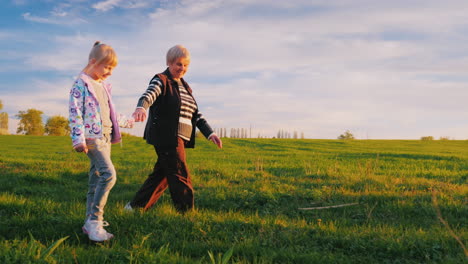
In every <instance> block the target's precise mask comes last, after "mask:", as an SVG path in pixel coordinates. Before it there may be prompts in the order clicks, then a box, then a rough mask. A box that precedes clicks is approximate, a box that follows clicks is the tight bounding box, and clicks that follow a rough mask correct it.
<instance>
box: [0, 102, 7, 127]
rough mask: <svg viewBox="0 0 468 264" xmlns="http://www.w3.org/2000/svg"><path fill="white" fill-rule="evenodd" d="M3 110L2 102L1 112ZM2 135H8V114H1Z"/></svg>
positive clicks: (1, 104) (0, 105)
mask: <svg viewBox="0 0 468 264" xmlns="http://www.w3.org/2000/svg"><path fill="white" fill-rule="evenodd" d="M2 109H3V103H2V100H0V110H2ZM0 135H8V113H6V112H2V113H0Z"/></svg>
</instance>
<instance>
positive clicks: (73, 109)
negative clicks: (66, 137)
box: [68, 80, 86, 146]
mask: <svg viewBox="0 0 468 264" xmlns="http://www.w3.org/2000/svg"><path fill="white" fill-rule="evenodd" d="M85 90H86V87H85V86H84V84H83V83H82V82H80V81H79V80H77V81H75V83H74V84H73V87H72V88H71V90H70V102H69V117H68V124H69V126H70V135H71V138H72V143H73V146H76V145H78V144H81V143H85V127H84V121H83V118H84V97H85Z"/></svg>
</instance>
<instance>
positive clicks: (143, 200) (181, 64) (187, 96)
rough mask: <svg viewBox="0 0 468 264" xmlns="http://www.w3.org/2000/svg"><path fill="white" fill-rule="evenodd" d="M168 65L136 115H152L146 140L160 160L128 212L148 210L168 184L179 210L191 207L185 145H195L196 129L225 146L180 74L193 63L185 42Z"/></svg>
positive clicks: (140, 102) (172, 51)
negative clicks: (200, 110) (201, 111)
mask: <svg viewBox="0 0 468 264" xmlns="http://www.w3.org/2000/svg"><path fill="white" fill-rule="evenodd" d="M166 63H167V66H168V68H167V69H166V70H165V71H164V72H162V73H159V74H156V75H155V76H154V77H153V78H152V79H151V81H150V83H149V86H148V89H146V91H145V92H144V93H143V95H142V96H141V97H140V99H139V100H138V105H137V108H136V110H135V112H134V113H133V117H134V118H135V121H136V122H140V121H144V120H145V119H146V117H147V115H148V121H147V123H146V128H145V133H144V138H145V139H146V142H147V143H148V144H151V145H153V146H154V149H155V151H156V154H157V156H158V160H157V162H156V164H155V165H154V169H153V172H152V173H151V174H150V175H149V176H148V178H147V179H146V181H145V182H144V183H143V186H141V188H140V190H139V191H138V192H137V193H136V194H135V197H134V198H133V200H132V201H131V202H129V203H128V204H127V205H126V206H125V209H126V210H133V208H138V207H139V208H144V209H145V210H147V209H149V208H150V207H151V206H153V205H154V204H155V203H156V202H157V201H158V199H159V197H161V195H162V194H163V193H164V191H165V190H166V189H167V187H168V186H169V190H170V193H171V198H172V201H173V203H174V206H175V208H176V209H177V210H178V211H179V212H182V213H184V212H186V211H187V210H190V209H192V208H193V204H194V198H193V187H192V182H191V180H190V174H189V171H188V167H187V163H186V161H185V148H193V147H194V145H195V128H196V127H197V128H198V129H199V130H200V131H201V133H202V134H203V135H204V136H205V137H206V138H207V139H209V140H211V141H212V142H213V143H214V144H216V145H217V146H218V147H219V148H222V142H221V140H220V139H219V138H218V136H217V135H216V134H215V133H213V129H211V127H210V126H209V125H208V123H207V121H206V120H205V118H204V117H203V116H202V114H201V113H200V112H199V111H198V106H197V103H196V101H195V98H194V97H193V95H192V89H190V86H189V85H188V84H187V82H185V80H184V79H183V78H182V77H183V76H184V75H185V73H186V72H187V69H188V66H189V64H190V54H189V52H188V50H187V49H186V48H185V47H183V46H181V45H176V46H174V47H172V48H170V49H169V51H168V52H167V56H166Z"/></svg>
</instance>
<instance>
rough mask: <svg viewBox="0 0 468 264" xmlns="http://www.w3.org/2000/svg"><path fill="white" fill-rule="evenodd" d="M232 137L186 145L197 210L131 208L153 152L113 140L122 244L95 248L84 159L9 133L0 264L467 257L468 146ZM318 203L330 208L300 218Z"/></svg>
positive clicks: (138, 142)
mask: <svg viewBox="0 0 468 264" xmlns="http://www.w3.org/2000/svg"><path fill="white" fill-rule="evenodd" d="M223 140H224V148H223V149H222V150H219V149H216V147H215V146H214V145H213V144H210V143H208V142H207V141H205V140H203V139H199V140H198V141H197V147H196V148H195V149H194V150H188V153H187V156H188V157H187V159H188V163H189V166H190V170H191V173H192V179H193V183H194V187H195V203H196V210H194V211H193V212H190V213H188V214H186V215H180V214H178V213H176V211H175V210H174V209H173V207H172V204H171V201H170V197H169V194H168V193H167V192H166V194H164V196H163V197H162V199H161V200H160V202H158V203H157V204H156V206H155V207H154V208H153V209H152V210H150V211H148V212H146V213H142V212H139V211H137V212H134V213H126V212H124V211H123V206H124V205H125V203H126V202H127V201H129V200H130V199H131V198H132V197H133V195H134V193H135V192H136V191H137V189H138V188H139V186H140V185H141V184H142V183H143V181H144V180H145V178H146V176H147V175H148V173H149V172H150V171H151V170H152V167H153V164H154V162H155V159H156V157H155V154H154V151H153V149H152V147H151V146H149V145H147V144H145V143H144V142H143V140H142V139H140V138H136V137H125V138H124V142H123V144H122V145H120V144H117V145H114V146H113V150H112V155H113V162H114V165H115V167H116V169H117V174H118V181H117V184H116V186H115V187H114V189H113V190H112V192H111V194H110V197H109V202H108V205H107V208H106V214H105V217H106V220H107V221H109V222H110V224H111V225H110V226H109V227H108V228H107V229H108V230H109V232H111V233H113V234H114V235H115V236H116V237H115V239H113V240H112V241H110V242H106V243H90V242H89V241H88V239H87V237H86V236H85V235H83V234H82V233H81V225H82V223H83V218H84V211H85V194H86V191H87V174H86V173H87V170H88V166H89V165H88V159H87V157H86V156H85V155H84V154H80V153H75V152H72V151H71V146H70V145H71V140H70V139H69V138H68V137H51V136H49V137H34V136H0V263H466V261H467V260H468V259H467V255H466V254H467V252H466V241H468V199H467V197H468V184H467V182H468V141H452V140H446V141H418V140H407V141H402V140H354V141H340V140H293V139H289V140H287V139H284V140H280V139H223ZM348 204H349V205H348ZM336 205H348V206H343V207H336V208H334V207H330V206H336ZM316 207H328V208H324V209H320V210H319V209H315V210H302V209H300V208H316ZM231 254H232V255H231ZM223 257H224V259H223Z"/></svg>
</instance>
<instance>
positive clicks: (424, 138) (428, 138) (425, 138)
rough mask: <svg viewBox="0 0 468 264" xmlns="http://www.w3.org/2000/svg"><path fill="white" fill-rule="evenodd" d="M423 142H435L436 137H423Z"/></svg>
mask: <svg viewBox="0 0 468 264" xmlns="http://www.w3.org/2000/svg"><path fill="white" fill-rule="evenodd" d="M421 140H423V141H430V140H434V137H433V136H426V137H421Z"/></svg>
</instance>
